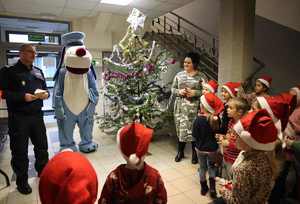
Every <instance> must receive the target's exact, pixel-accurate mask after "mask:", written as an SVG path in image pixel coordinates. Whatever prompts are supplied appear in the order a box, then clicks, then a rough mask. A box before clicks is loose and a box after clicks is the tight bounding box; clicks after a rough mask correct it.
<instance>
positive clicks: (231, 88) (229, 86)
mask: <svg viewBox="0 0 300 204" xmlns="http://www.w3.org/2000/svg"><path fill="white" fill-rule="evenodd" d="M240 87H241V83H239V82H227V83H225V84H224V85H223V86H222V88H221V96H222V98H223V100H224V107H225V108H224V112H223V113H222V114H221V127H220V130H219V132H218V133H220V134H226V133H227V130H228V123H229V120H230V119H229V117H228V114H227V107H228V101H229V100H230V99H231V98H235V97H237V95H238V92H239V88H240Z"/></svg>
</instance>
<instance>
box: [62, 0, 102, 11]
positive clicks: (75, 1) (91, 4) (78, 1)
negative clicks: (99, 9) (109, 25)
mask: <svg viewBox="0 0 300 204" xmlns="http://www.w3.org/2000/svg"><path fill="white" fill-rule="evenodd" d="M98 4H99V2H97V1H90V0H67V3H66V8H69V9H70V8H75V9H80V10H91V9H93V8H95V7H96V6H97V5H98Z"/></svg>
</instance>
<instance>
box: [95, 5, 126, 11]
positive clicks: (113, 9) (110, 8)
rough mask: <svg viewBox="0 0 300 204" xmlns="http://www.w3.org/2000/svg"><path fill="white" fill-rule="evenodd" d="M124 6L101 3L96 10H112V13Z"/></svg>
mask: <svg viewBox="0 0 300 204" xmlns="http://www.w3.org/2000/svg"><path fill="white" fill-rule="evenodd" d="M122 8H124V7H123V6H116V5H111V4H99V5H98V7H97V8H96V10H98V11H104V12H110V13H117V12H118V11H119V10H120V9H122Z"/></svg>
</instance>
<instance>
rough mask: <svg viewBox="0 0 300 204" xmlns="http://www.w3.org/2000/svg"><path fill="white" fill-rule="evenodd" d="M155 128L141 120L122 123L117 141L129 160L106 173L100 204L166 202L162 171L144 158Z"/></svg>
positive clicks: (123, 154)
mask: <svg viewBox="0 0 300 204" xmlns="http://www.w3.org/2000/svg"><path fill="white" fill-rule="evenodd" d="M152 134H153V130H152V129H149V128H146V127H144V125H142V124H140V123H132V124H129V125H126V126H124V127H122V128H121V129H120V130H119V131H118V134H117V142H118V145H119V148H120V150H121V154H122V156H123V158H124V159H125V160H126V162H127V164H121V165H119V166H118V167H117V168H116V169H115V170H113V171H112V172H110V174H109V175H108V176H107V179H106V182H105V184H104V186H103V189H102V193H101V196H100V199H99V201H98V203H99V204H118V203H120V204H121V203H122V204H165V203H167V192H166V189H165V186H164V183H163V181H162V178H161V176H160V174H159V172H158V171H157V170H156V169H154V168H153V167H151V166H150V165H148V164H147V163H146V162H144V159H145V156H146V153H147V151H148V146H149V143H150V141H151V138H152Z"/></svg>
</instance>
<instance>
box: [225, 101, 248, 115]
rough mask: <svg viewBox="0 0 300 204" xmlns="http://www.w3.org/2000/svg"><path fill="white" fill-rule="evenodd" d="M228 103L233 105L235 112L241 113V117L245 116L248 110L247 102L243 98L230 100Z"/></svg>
mask: <svg viewBox="0 0 300 204" xmlns="http://www.w3.org/2000/svg"><path fill="white" fill-rule="evenodd" d="M228 103H231V104H233V105H234V107H235V108H236V110H237V111H238V112H240V113H241V115H245V114H246V113H247V112H248V111H249V109H250V107H249V104H248V102H247V100H246V99H244V98H238V97H235V98H231V99H230V100H229V101H228Z"/></svg>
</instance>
